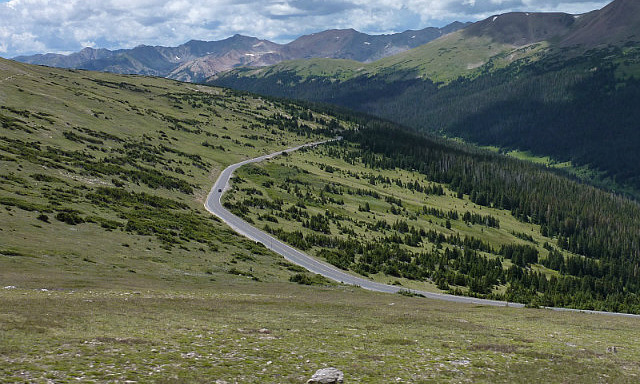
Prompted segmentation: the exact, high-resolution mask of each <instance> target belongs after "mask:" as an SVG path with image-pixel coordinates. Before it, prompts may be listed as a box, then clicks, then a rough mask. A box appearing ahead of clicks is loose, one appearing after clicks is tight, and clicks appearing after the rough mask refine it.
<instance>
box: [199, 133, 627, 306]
mask: <svg viewBox="0 0 640 384" xmlns="http://www.w3.org/2000/svg"><path fill="white" fill-rule="evenodd" d="M338 140H339V139H338ZM328 141H332V140H327V141H320V142H315V143H309V144H305V145H301V146H298V147H294V148H289V149H286V150H284V151H279V152H275V153H272V154H269V155H263V156H260V157H256V158H254V159H249V160H245V161H242V162H239V163H236V164H233V165H230V166H229V167H227V168H226V169H225V170H224V171H222V173H221V174H220V176H219V177H218V180H217V181H216V182H215V184H214V185H213V188H211V192H209V195H208V196H207V200H206V201H205V203H204V207H205V208H206V209H207V211H209V212H210V213H212V214H214V215H215V216H217V217H219V218H220V219H222V221H224V222H225V223H226V224H227V225H229V226H230V227H231V228H233V230H234V231H236V232H238V233H239V234H241V235H243V236H246V237H248V238H249V239H251V240H253V241H255V242H258V243H262V244H264V246H265V247H267V248H268V249H270V250H272V251H274V252H276V253H278V254H280V255H282V256H283V257H284V258H285V259H287V260H288V261H290V262H292V263H294V264H297V265H299V266H301V267H303V268H306V269H307V270H309V271H310V272H313V273H317V274H320V275H322V276H324V277H326V278H328V279H331V280H334V281H337V282H339V283H343V284H349V285H355V286H359V287H361V288H364V289H368V290H370V291H376V292H386V293H397V292H398V291H400V290H402V289H404V290H406V289H405V288H402V287H398V286H393V285H388V284H382V283H376V282H373V281H371V280H367V279H364V278H361V277H358V276H355V275H351V274H349V273H346V272H344V271H342V270H341V269H339V268H337V267H334V266H333V265H330V264H326V263H323V262H321V261H319V260H316V259H314V258H313V257H311V256H309V255H307V254H305V253H303V252H301V251H299V250H297V249H295V248H293V247H291V246H289V245H287V244H285V243H283V242H282V241H280V240H278V239H277V238H275V237H273V236H271V235H270V234H268V233H266V232H264V231H262V230H260V229H258V228H256V227H254V226H252V225H251V224H249V223H247V222H246V221H244V220H242V219H241V218H239V217H238V216H236V215H234V214H233V213H231V212H229V211H228V210H227V209H226V208H224V207H223V206H222V204H221V202H220V199H221V197H222V194H223V193H224V192H225V191H226V190H227V189H228V188H229V180H230V179H231V176H232V175H233V171H235V170H236V169H238V168H240V167H242V166H243V165H246V164H250V163H258V162H261V161H264V160H268V159H271V158H274V157H276V156H278V155H281V154H282V153H283V152H293V151H297V150H298V149H301V148H305V147H314V146H317V145H320V144H324V143H326V142H328ZM411 292H413V293H415V294H420V295H424V296H425V297H428V298H430V299H437V300H445V301H452V302H457V303H468V304H477V305H489V306H503V307H504V306H509V307H517V308H523V307H524V304H520V303H511V302H509V303H507V302H505V301H496V300H486V299H477V298H473V297H465V296H454V295H448V294H443V293H433V292H427V291H420V290H411ZM547 309H551V310H554V311H571V312H586V313H597V314H606V315H616V316H628V317H638V318H640V315H630V314H626V313H612V312H600V311H587V310H576V309H569V308H547Z"/></svg>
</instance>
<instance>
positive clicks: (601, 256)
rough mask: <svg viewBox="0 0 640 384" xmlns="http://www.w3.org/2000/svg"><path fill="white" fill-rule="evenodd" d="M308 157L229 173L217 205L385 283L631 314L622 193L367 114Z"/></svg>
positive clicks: (630, 248)
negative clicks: (230, 182)
mask: <svg viewBox="0 0 640 384" xmlns="http://www.w3.org/2000/svg"><path fill="white" fill-rule="evenodd" d="M361 122H362V120H361ZM313 152H314V153H313V154H307V155H305V154H303V155H293V157H290V158H288V160H286V161H281V162H279V163H276V164H273V165H269V166H267V165H265V166H253V167H249V168H247V169H245V170H242V171H241V172H240V174H239V177H238V178H237V179H236V182H235V183H236V186H237V187H236V188H237V192H236V194H234V196H233V197H232V198H230V200H228V201H227V203H226V204H227V206H228V207H229V208H230V209H231V210H232V211H233V212H235V213H236V214H238V215H240V216H242V217H244V218H245V219H247V220H249V221H251V222H254V223H256V225H258V226H262V227H263V228H264V229H265V230H267V231H269V232H271V233H273V234H275V235H277V236H278V237H280V238H281V239H282V240H284V241H286V242H288V243H290V244H293V245H294V246H296V247H298V248H300V249H303V250H308V251H310V252H312V253H315V254H316V255H317V256H318V257H320V258H324V259H326V260H327V261H328V262H330V263H332V264H334V265H336V266H338V267H340V268H342V269H345V270H351V271H353V272H355V273H359V274H362V275H364V276H370V277H372V278H374V279H381V281H385V282H390V283H393V282H394V278H395V279H396V280H395V282H396V283H397V284H402V285H407V286H408V287H415V286H416V285H415V283H413V282H427V281H428V282H432V283H433V284H434V285H436V286H437V288H439V289H443V290H447V291H449V292H451V293H454V294H465V295H472V296H479V297H487V298H494V299H502V300H511V301H518V302H524V303H527V304H531V305H536V306H537V305H544V306H569V307H575V308H583V309H600V310H609V311H631V312H636V311H638V310H639V309H640V306H639V305H640V301H639V297H638V293H639V290H640V285H638V272H639V271H638V263H639V261H640V249H639V248H638V244H640V231H639V230H638V228H640V207H639V206H638V204H637V203H635V202H632V201H629V200H626V199H624V198H620V197H616V196H614V195H611V194H608V193H605V192H602V191H600V190H598V189H596V188H593V187H588V186H585V185H582V184H579V183H577V182H575V181H571V180H569V179H567V178H566V177H563V176H561V175H557V174H554V173H552V172H549V171H548V170H546V169H544V168H541V167H537V166H534V165H531V164H528V163H526V162H522V161H517V160H513V159H508V158H505V157H503V156H500V155H496V154H491V153H488V152H483V151H477V150H474V149H472V148H471V147H467V146H459V147H457V148H456V147H452V144H451V143H444V142H439V141H437V140H433V139H427V138H424V137H420V136H416V135H414V134H410V133H407V132H404V131H401V130H398V129H397V128H394V127H393V126H392V125H390V124H388V123H382V122H377V121H375V120H368V119H365V122H364V123H363V124H362V126H361V127H360V129H359V130H357V131H353V132H347V133H345V139H344V141H343V142H342V143H336V144H333V145H332V146H330V147H328V148H326V149H320V148H319V149H317V150H314V151H313ZM278 164H279V165H278ZM505 215H506V216H505ZM385 276H386V278H385ZM389 278H391V280H388V279H389Z"/></svg>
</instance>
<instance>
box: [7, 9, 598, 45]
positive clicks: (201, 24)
mask: <svg viewBox="0 0 640 384" xmlns="http://www.w3.org/2000/svg"><path fill="white" fill-rule="evenodd" d="M607 3H608V1H607V0H597V1H583V0H462V1H460V0H455V1H454V0H172V1H169V0H10V1H6V0H5V1H2V0H0V15H1V17H0V56H4V57H14V56H17V55H22V54H33V53H44V52H69V51H77V50H80V49H82V48H83V47H84V46H93V47H101V48H109V49H115V48H130V47H134V46H136V45H140V44H147V45H166V46H174V45H179V44H182V43H184V42H186V41H188V40H191V39H198V40H219V39H223V38H226V37H229V36H231V35H234V34H236V33H240V34H244V35H250V36H256V37H259V38H265V39H270V40H273V41H277V42H287V41H289V40H291V39H293V38H295V37H297V36H300V35H302V34H307V33H312V32H318V31H321V30H325V29H331V28H355V29H357V30H360V31H362V32H366V33H390V32H400V31H404V30H407V29H417V28H424V27H428V26H442V25H444V24H446V23H448V22H451V21H454V20H459V21H475V20H479V19H482V18H485V17H488V16H491V15H493V14H498V13H504V12H509V11H561V12H569V13H582V12H586V11H590V10H593V9H598V8H601V7H603V6H604V5H606V4H607Z"/></svg>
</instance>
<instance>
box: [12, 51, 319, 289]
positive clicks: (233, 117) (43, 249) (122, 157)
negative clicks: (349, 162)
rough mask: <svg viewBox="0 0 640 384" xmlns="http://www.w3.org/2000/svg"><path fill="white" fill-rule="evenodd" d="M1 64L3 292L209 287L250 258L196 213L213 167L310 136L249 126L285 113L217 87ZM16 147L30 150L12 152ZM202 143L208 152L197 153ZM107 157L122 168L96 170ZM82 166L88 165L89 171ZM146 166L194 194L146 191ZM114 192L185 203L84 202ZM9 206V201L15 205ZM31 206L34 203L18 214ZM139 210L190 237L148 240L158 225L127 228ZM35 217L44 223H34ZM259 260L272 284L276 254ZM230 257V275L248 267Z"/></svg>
mask: <svg viewBox="0 0 640 384" xmlns="http://www.w3.org/2000/svg"><path fill="white" fill-rule="evenodd" d="M0 66H1V67H0V80H2V84H1V88H0V98H1V99H2V110H0V113H2V115H3V116H6V117H7V118H10V119H17V121H19V122H18V123H16V125H15V126H9V127H4V128H3V129H2V135H0V136H2V142H1V143H0V144H2V152H1V153H2V155H3V158H2V171H1V174H0V175H1V176H2V185H1V189H0V196H2V197H3V204H2V209H1V210H0V222H1V223H3V224H2V226H1V227H0V229H1V231H0V238H1V239H2V240H1V241H0V244H2V246H1V247H0V252H2V253H3V254H4V255H5V256H3V257H2V258H0V279H1V280H2V283H4V285H17V286H22V287H24V286H30V287H39V288H44V287H56V288H57V287H68V286H72V287H78V286H80V287H81V286H96V285H98V286H99V285H102V283H104V285H107V286H112V285H113V284H114V283H115V282H117V283H118V284H122V283H123V282H126V281H130V280H131V276H132V274H133V272H134V271H135V272H136V273H137V274H138V275H143V276H146V277H148V278H150V279H156V278H157V276H164V278H166V279H168V280H170V281H177V280H184V279H187V280H192V279H196V280H198V281H201V282H206V281H208V280H209V278H210V277H211V273H214V274H215V273H216V272H217V273H224V272H225V271H226V270H228V269H230V268H231V267H232V265H230V264H229V263H230V262H231V261H232V260H234V259H240V260H242V259H244V258H247V257H249V256H250V254H251V253H255V251H256V249H255V246H254V245H252V244H251V243H250V242H248V241H245V240H243V239H242V238H241V237H239V236H236V235H234V234H232V232H231V231H230V230H228V229H227V228H226V226H224V225H222V224H221V223H219V222H218V221H216V220H214V219H213V218H212V217H210V215H209V214H208V213H206V212H204V210H203V209H202V202H203V201H204V197H205V196H206V194H207V193H208V189H209V188H210V185H211V184H212V183H213V181H214V179H215V177H216V174H217V172H218V171H220V170H221V169H222V168H224V167H225V166H227V165H229V164H231V163H233V162H236V161H239V160H241V159H244V158H246V157H249V156H255V155H258V154H262V153H266V152H271V151H275V150H277V149H280V148H284V147H287V146H291V145H294V144H298V143H302V142H306V141H308V140H310V139H312V138H309V137H307V136H306V135H303V136H297V135H295V134H291V133H285V132H284V131H280V130H274V131H273V132H272V131H271V129H264V128H263V127H260V128H258V127H257V124H259V123H258V121H257V118H258V117H260V116H262V114H265V115H271V114H272V113H274V112H278V111H279V112H280V113H283V114H284V113H286V112H285V111H284V110H282V109H280V108H278V107H275V106H271V105H269V106H268V105H267V104H265V102H264V101H262V100H259V99H253V98H250V97H239V96H233V95H227V94H225V93H224V92H223V91H221V90H218V89H213V88H207V87H201V88H200V87H196V86H194V85H188V84H180V83H177V82H171V81H166V80H161V79H152V78H143V77H116V76H113V75H108V74H98V73H87V72H68V71H62V70H57V69H50V68H44V67H28V66H23V65H20V64H16V63H12V62H8V61H3V62H1V63H0ZM121 83H122V84H121ZM119 84H120V85H119ZM190 97H191V99H190ZM189 100H190V101H189ZM190 103H191V104H190ZM194 106H195V107H194ZM258 108H264V109H263V110H259V109H258ZM25 111H26V112H25ZM39 113H40V115H38V114H39ZM42 116H44V118H43V117H42ZM47 119H48V120H50V121H48V120H47ZM189 120H192V121H189ZM252 124H254V125H255V127H254V128H250V126H251V125H252ZM104 133H108V135H111V136H105V135H103V134H104ZM65 135H66V136H65ZM243 136H244V137H243ZM105 137H106V138H105ZM70 138H71V139H72V140H70ZM16 140H18V141H16ZM20 142H22V143H31V144H27V145H25V146H24V148H17V146H18V145H19V143H20ZM34 142H38V143H39V144H38V146H39V149H40V150H35V151H34V152H33V153H32V154H31V155H27V154H26V153H25V151H27V149H25V148H34V146H35V145H36V144H33V143H34ZM205 142H206V143H208V144H209V145H208V146H204V145H203V143H205ZM17 143H18V144H17ZM161 146H164V147H161ZM49 147H51V148H59V149H61V150H64V151H67V153H66V155H64V156H61V157H60V158H52V157H51V156H55V154H54V152H52V151H54V150H53V149H52V150H49V149H48V148H49ZM213 147H216V148H213ZM163 148H170V150H174V151H176V153H170V152H168V151H167V150H166V149H163ZM220 148H224V150H221V149H220ZM16 149H17V150H16ZM138 150H139V151H138ZM29 156H31V157H29ZM74 156H75V157H76V158H77V161H75V160H76V159H74ZM114 159H118V160H117V162H118V163H124V165H123V166H122V168H123V169H124V171H125V172H124V173H122V172H104V171H103V170H102V169H101V168H97V166H98V165H101V164H104V161H105V160H106V161H114ZM8 160H11V161H8ZM85 163H91V164H92V165H94V167H93V169H89V168H88V167H85V166H84V164H85ZM107 164H109V165H111V164H113V163H107ZM137 167H143V168H141V169H143V170H144V171H143V172H142V175H141V178H140V180H138V181H134V178H133V176H135V174H127V172H128V171H134V172H135V171H138V170H139V169H138V168H137ZM96 169H97V170H96ZM154 169H155V170H158V171H160V172H161V173H160V175H159V179H160V181H159V182H160V183H162V182H163V181H162V180H182V181H183V182H184V183H186V184H187V185H189V186H190V187H191V189H192V192H190V193H184V191H180V190H176V188H168V187H162V186H160V187H155V186H154V187H153V188H152V187H150V184H149V183H148V182H145V179H144V177H145V176H149V175H152V176H153V170H154ZM115 185H123V186H124V188H125V190H126V191H127V192H129V193H131V194H142V193H146V194H151V195H155V196H159V197H162V198H164V199H168V200H166V201H167V202H172V203H175V204H177V205H180V206H181V207H182V208H179V209H164V210H156V209H149V206H148V205H145V204H143V203H139V204H133V206H124V204H122V205H118V204H115V205H114V204H113V202H107V204H103V205H100V206H97V205H96V203H95V201H92V200H90V198H89V197H88V196H89V195H90V194H91V193H95V191H96V190H97V188H98V187H106V188H114V187H115ZM138 196H140V195H138ZM12 202H18V204H17V206H16V204H15V203H13V204H12ZM29 204H32V205H33V204H37V206H35V207H33V208H32V209H33V210H25V209H20V208H19V206H21V205H29ZM27 208H28V207H27ZM69 209H71V210H76V211H78V212H79V216H80V217H81V218H82V219H83V220H85V221H92V220H93V221H96V223H90V222H89V223H82V224H78V225H69V224H66V223H64V222H61V221H59V220H56V219H55V218H54V217H55V216H57V215H58V214H59V213H60V212H61V211H64V210H69ZM139 209H149V212H148V214H149V215H154V216H155V217H154V216H151V217H148V219H151V220H164V221H168V222H169V223H170V222H171V221H176V220H185V221H184V222H183V223H181V224H182V225H186V224H187V223H189V224H190V225H193V226H195V227H196V229H194V230H193V231H192V233H186V232H185V231H184V230H181V229H176V230H175V231H174V233H169V234H166V236H165V237H161V236H160V234H157V233H156V234H155V235H154V233H153V232H154V231H155V230H156V229H157V228H153V229H152V230H151V231H150V233H148V234H145V235H140V234H139V233H138V232H139V231H136V230H125V228H126V226H127V225H128V224H129V222H130V221H131V218H132V217H134V218H135V212H136V210H139ZM41 211H42V212H41ZM43 213H44V215H46V216H47V218H48V222H44V221H41V220H38V219H37V217H38V216H39V215H41V214H43ZM163 215H164V216H163ZM96 218H98V219H96ZM138 219H139V220H145V217H144V215H142V217H138ZM105 220H109V222H110V223H111V224H113V226H114V227H115V228H103V226H102V225H100V223H102V222H103V221H105ZM165 224H166V223H165ZM167 236H168V238H167ZM190 237H191V238H190ZM185 238H186V239H185ZM264 253H265V255H267V254H268V255H269V256H268V257H264V260H263V262H261V263H260V264H264V265H263V267H264V268H260V269H261V270H262V272H261V273H259V274H261V276H260V277H259V278H266V279H269V278H270V276H272V275H273V276H277V277H276V278H279V276H278V274H279V273H280V272H278V271H279V267H278V266H276V267H275V268H274V265H275V262H276V260H277V259H275V258H274V257H273V256H272V255H271V254H269V253H267V252H264ZM12 255H13V256H12ZM236 261H238V260H236ZM239 262H240V264H241V266H239V267H238V268H239V269H242V268H245V266H244V265H243V264H246V262H242V261H239ZM246 268H249V267H246ZM286 275H287V274H286V273H285V274H284V276H286ZM133 280H136V281H142V280H143V279H133ZM135 284H139V283H134V285H135Z"/></svg>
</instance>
